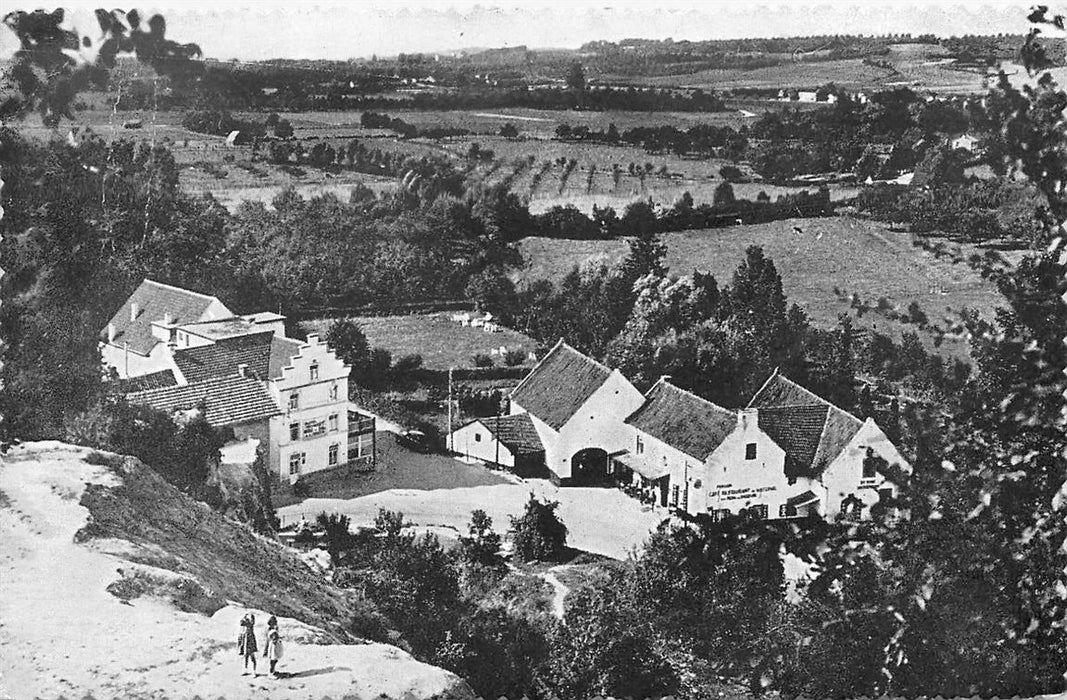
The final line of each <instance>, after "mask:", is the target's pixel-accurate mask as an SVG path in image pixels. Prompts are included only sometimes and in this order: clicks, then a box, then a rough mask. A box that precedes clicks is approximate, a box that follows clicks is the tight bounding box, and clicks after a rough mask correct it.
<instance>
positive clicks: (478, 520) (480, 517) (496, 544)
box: [459, 509, 503, 567]
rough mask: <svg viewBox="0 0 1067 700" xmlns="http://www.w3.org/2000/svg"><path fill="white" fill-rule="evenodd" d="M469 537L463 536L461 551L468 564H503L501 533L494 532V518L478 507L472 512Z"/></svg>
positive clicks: (468, 529) (468, 531) (460, 540)
mask: <svg viewBox="0 0 1067 700" xmlns="http://www.w3.org/2000/svg"><path fill="white" fill-rule="evenodd" d="M467 533H468V536H467V537H461V538H460V539H459V542H460V551H461V552H462V554H463V559H464V560H465V561H466V562H467V563H468V564H476V565H479V566H491V567H497V566H501V565H502V564H503V560H501V558H500V554H499V552H500V535H498V534H497V533H495V532H493V519H492V518H490V517H489V516H488V515H486V514H485V511H484V510H481V509H478V510H475V511H473V512H472V513H471V521H470V525H468V526H467Z"/></svg>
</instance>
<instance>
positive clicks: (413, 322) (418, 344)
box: [304, 313, 537, 369]
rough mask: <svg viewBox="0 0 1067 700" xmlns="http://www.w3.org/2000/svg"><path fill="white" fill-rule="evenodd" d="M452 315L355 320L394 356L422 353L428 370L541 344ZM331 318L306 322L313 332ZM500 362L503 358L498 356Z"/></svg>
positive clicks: (375, 343)
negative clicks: (462, 321)
mask: <svg viewBox="0 0 1067 700" xmlns="http://www.w3.org/2000/svg"><path fill="white" fill-rule="evenodd" d="M450 315H451V314H448V313H436V314H412V315H409V316H358V317H354V318H353V319H352V320H353V321H355V322H356V323H358V324H359V326H360V327H361V328H362V329H363V332H364V333H366V335H367V340H368V341H370V344H371V347H375V348H385V349H386V350H388V351H389V352H390V353H392V355H393V359H396V358H398V357H401V356H403V355H410V354H412V353H418V354H420V355H422V360H423V366H424V367H426V368H428V369H448V368H450V367H453V368H461V367H473V366H474V361H473V359H472V358H473V356H474V354H475V353H485V354H489V353H490V352H491V351H492V350H494V349H497V350H499V349H500V348H501V347H504V348H507V349H508V350H514V349H521V350H523V351H524V352H526V353H530V352H533V351H534V349H535V348H536V347H537V343H536V342H535V341H534V340H532V339H531V338H529V337H527V336H526V335H523V334H522V333H518V332H516V331H512V330H508V329H504V330H502V331H500V332H499V333H486V332H484V331H483V330H482V329H481V328H471V327H470V326H461V325H459V323H457V322H455V321H453V320H451V318H449V317H450ZM330 323H331V321H329V320H321V321H308V322H306V323H305V324H304V325H306V326H307V329H308V330H309V331H311V332H315V331H318V332H320V333H322V332H325V330H326V328H327V327H328V326H329V324H330ZM494 359H495V361H496V364H497V365H498V366H499V365H503V360H502V359H501V358H499V357H495V358H494Z"/></svg>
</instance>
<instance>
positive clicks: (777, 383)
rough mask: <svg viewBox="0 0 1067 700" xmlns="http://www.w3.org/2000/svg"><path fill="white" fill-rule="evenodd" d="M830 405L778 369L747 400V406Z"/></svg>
mask: <svg viewBox="0 0 1067 700" xmlns="http://www.w3.org/2000/svg"><path fill="white" fill-rule="evenodd" d="M813 403H818V404H824V405H826V406H830V405H832V404H831V403H830V402H829V401H827V400H826V399H824V398H822V397H820V396H818V395H817V394H815V393H814V392H812V391H809V390H808V389H805V388H804V387H802V386H800V385H799V384H797V383H796V382H794V381H792V380H790V379H787V378H786V377H785V376H784V375H782V374H781V373H780V372H779V371H778V370H774V373H773V374H771V376H770V378H769V379H767V381H766V382H764V383H763V386H761V387H760V388H759V391H757V392H756V393H755V395H754V396H753V397H752V400H751V401H749V402H748V407H749V408H762V407H764V406H805V405H808V404H813Z"/></svg>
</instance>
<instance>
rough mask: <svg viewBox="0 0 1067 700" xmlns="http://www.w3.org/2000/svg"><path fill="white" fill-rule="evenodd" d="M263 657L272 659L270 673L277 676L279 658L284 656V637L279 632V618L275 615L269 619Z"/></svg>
mask: <svg viewBox="0 0 1067 700" xmlns="http://www.w3.org/2000/svg"><path fill="white" fill-rule="evenodd" d="M263 657H264V658H266V659H269V660H270V674H271V675H272V676H274V677H275V678H277V677H278V671H277V669H276V667H277V665H278V660H279V659H281V658H282V638H281V635H280V634H278V618H276V617H274V616H273V615H271V616H270V619H269V620H267V645H266V648H265V649H264V650H263Z"/></svg>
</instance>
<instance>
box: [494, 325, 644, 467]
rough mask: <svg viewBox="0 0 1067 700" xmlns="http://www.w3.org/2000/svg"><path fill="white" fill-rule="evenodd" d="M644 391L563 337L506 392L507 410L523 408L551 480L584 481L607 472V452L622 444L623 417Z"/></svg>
mask: <svg viewBox="0 0 1067 700" xmlns="http://www.w3.org/2000/svg"><path fill="white" fill-rule="evenodd" d="M642 403H644V397H643V396H642V395H641V392H640V391H638V390H637V389H636V388H635V387H634V385H633V384H631V383H630V382H629V380H627V379H626V377H624V376H622V374H621V373H620V372H619V371H618V370H611V369H608V368H607V367H605V366H604V365H602V364H600V363H599V362H597V361H595V360H593V359H592V358H589V357H586V356H585V355H583V354H582V353H580V352H578V351H577V350H575V349H574V348H572V347H570V346H569V345H567V344H566V343H564V342H563V340H562V339H560V341H559V342H558V343H556V345H555V347H553V348H552V350H551V351H549V352H548V354H546V355H545V356H544V358H543V359H542V360H541V361H540V362H539V363H537V365H536V366H535V367H534V368H533V370H531V371H530V373H529V374H528V375H526V378H525V379H523V380H522V382H520V383H519V385H518V386H517V387H515V390H514V391H513V392H512V394H511V413H512V414H513V415H514V414H520V413H527V414H529V416H530V420H531V422H532V423H533V426H534V429H535V431H536V432H537V436H538V438H539V439H540V441H541V444H542V445H543V446H544V455H545V456H544V460H545V466H546V467H547V469H548V474H549V477H550V478H551V479H552V481H553V482H555V483H557V484H561V485H565V484H572V483H584V482H589V481H595V480H598V479H602V478H604V477H605V476H606V475H607V474H608V465H609V460H608V456H609V455H611V454H612V453H617V452H621V451H623V450H626V449H627V448H628V446H629V444H630V430H629V429H628V428H627V426H626V423H625V420H626V417H627V416H629V415H630V414H631V413H633V412H634V411H636V410H637V408H638V407H639V406H640V405H641V404H642Z"/></svg>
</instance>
